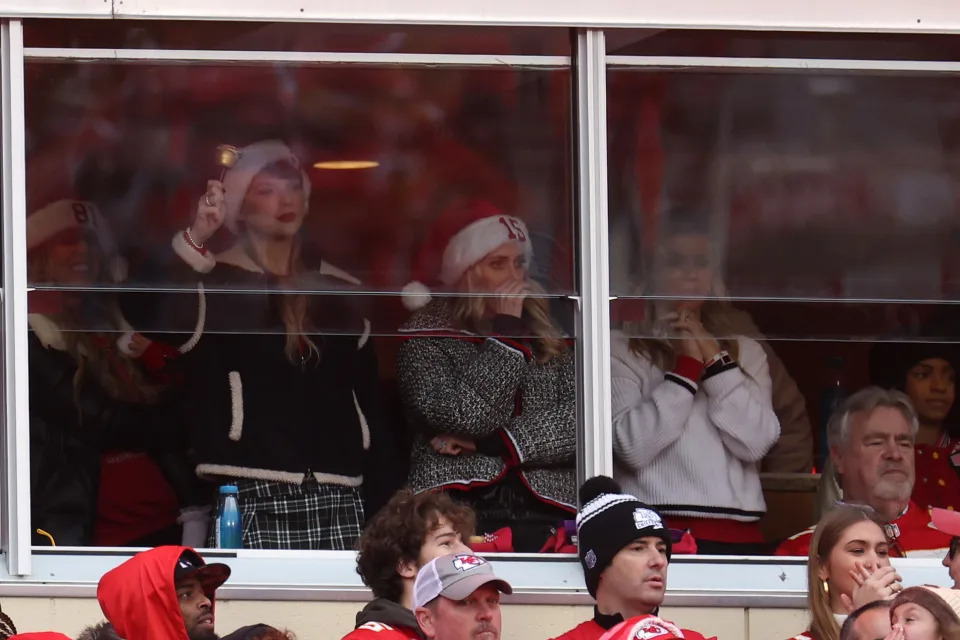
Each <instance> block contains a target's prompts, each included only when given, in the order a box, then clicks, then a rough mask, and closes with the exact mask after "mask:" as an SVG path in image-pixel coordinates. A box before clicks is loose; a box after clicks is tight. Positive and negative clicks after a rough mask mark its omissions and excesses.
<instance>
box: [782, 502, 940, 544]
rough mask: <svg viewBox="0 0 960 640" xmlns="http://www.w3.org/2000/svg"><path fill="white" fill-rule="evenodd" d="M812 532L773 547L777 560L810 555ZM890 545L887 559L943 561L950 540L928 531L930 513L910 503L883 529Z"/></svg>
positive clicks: (788, 539) (931, 529)
mask: <svg viewBox="0 0 960 640" xmlns="http://www.w3.org/2000/svg"><path fill="white" fill-rule="evenodd" d="M813 529H814V527H810V528H809V529H807V530H806V531H801V532H800V533H798V534H796V535H793V536H790V537H789V538H787V539H786V540H784V541H783V542H782V543H781V544H780V546H779V547H777V555H778V556H803V557H806V556H807V555H808V554H809V553H810V541H811V540H812V539H813ZM886 529H887V537H888V538H889V539H890V541H891V543H892V547H893V548H892V549H891V550H890V551H891V555H894V556H902V557H910V558H943V557H944V556H945V555H946V553H947V549H948V548H949V547H950V536H949V535H947V534H945V533H943V532H941V531H937V530H936V529H933V528H931V527H930V512H929V511H928V510H927V509H921V508H920V507H918V506H917V505H916V503H914V502H913V501H911V502H910V503H909V504H908V505H907V510H906V512H905V513H904V514H903V515H902V516H900V517H899V518H897V519H896V520H894V521H893V522H891V523H890V524H889V525H887V527H886Z"/></svg>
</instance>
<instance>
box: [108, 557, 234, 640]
mask: <svg viewBox="0 0 960 640" xmlns="http://www.w3.org/2000/svg"><path fill="white" fill-rule="evenodd" d="M229 577H230V567H228V566H227V565H225V564H207V563H205V562H204V561H203V558H201V557H200V555H199V554H198V553H197V552H196V551H194V550H193V549H190V548H188V547H172V546H171V547H157V548H155V549H150V550H149V551H144V552H143V553H138V554H137V555H135V556H133V557H132V558H130V559H129V560H127V561H126V562H124V563H123V564H121V565H120V566H119V567H117V568H116V569H113V570H112V571H110V572H108V573H106V574H105V575H104V576H103V578H101V579H100V584H99V586H98V587H97V600H99V601H100V608H101V609H102V610H103V615H104V616H106V618H107V620H108V621H109V622H110V624H112V625H113V628H114V629H115V630H116V634H117V635H118V636H120V637H121V638H124V639H125V640H216V638H217V634H216V633H215V632H214V617H213V614H214V594H215V592H216V590H217V589H218V588H219V587H220V585H222V584H223V583H224V582H226V581H227V578H229Z"/></svg>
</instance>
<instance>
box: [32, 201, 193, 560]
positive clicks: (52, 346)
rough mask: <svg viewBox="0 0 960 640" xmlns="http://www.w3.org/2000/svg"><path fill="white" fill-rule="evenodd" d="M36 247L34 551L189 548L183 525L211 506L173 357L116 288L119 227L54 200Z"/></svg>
mask: <svg viewBox="0 0 960 640" xmlns="http://www.w3.org/2000/svg"><path fill="white" fill-rule="evenodd" d="M27 248H28V252H27V268H28V278H29V281H30V284H31V286H34V287H36V290H35V291H34V292H33V293H32V294H31V299H30V303H31V304H30V307H31V308H30V314H29V317H28V321H29V326H30V334H29V337H28V342H27V344H28V353H29V362H30V443H31V447H30V453H31V466H30V475H31V497H32V522H31V529H32V530H34V531H35V532H36V530H38V529H39V530H42V531H43V532H45V534H39V533H35V535H34V544H40V545H46V544H50V543H51V542H52V543H55V544H58V545H61V546H79V545H94V544H96V545H105V546H126V545H129V546H154V545H162V544H179V543H180V542H181V540H183V539H184V538H183V537H182V533H181V528H180V525H179V524H178V519H180V521H181V522H184V523H186V519H185V516H187V514H188V513H189V516H190V520H191V521H194V522H196V521H203V520H204V515H205V513H204V509H203V507H202V505H203V504H204V503H205V502H206V500H205V499H204V497H203V495H202V491H201V490H200V489H199V488H198V487H197V486H196V485H195V478H194V476H193V474H192V472H191V469H190V467H189V465H188V463H187V458H186V449H187V447H186V444H185V442H184V440H185V437H184V435H185V434H184V432H183V429H182V416H181V413H180V411H179V409H178V406H177V405H176V403H174V402H173V401H172V400H171V399H170V398H169V397H168V393H167V392H168V388H167V384H166V383H165V381H164V377H163V372H162V371H161V370H159V369H158V368H155V367H152V366H151V365H150V363H157V362H162V361H163V356H164V354H165V353H166V352H167V351H169V350H167V349H164V348H163V346H162V345H160V344H159V343H155V342H152V341H150V340H148V339H146V338H145V337H144V336H142V335H140V334H138V333H136V332H134V331H133V330H132V328H131V327H130V325H129V324H128V323H127V322H126V320H125V319H124V317H123V315H122V313H121V311H120V307H119V304H118V302H117V299H116V296H115V295H114V294H113V293H112V292H110V290H109V288H110V287H112V286H114V285H115V284H116V283H117V281H119V280H120V279H122V278H121V276H122V275H123V274H122V273H120V272H121V271H122V269H120V268H119V267H120V266H121V265H122V264H123V262H122V259H121V258H120V257H119V255H118V253H117V247H116V244H115V242H114V240H113V237H112V234H111V232H110V227H109V225H108V223H107V220H106V219H105V218H103V216H102V215H101V214H100V212H99V210H98V208H97V207H96V206H95V205H94V204H92V203H90V202H80V201H74V200H60V201H57V202H53V203H51V204H48V205H47V206H45V207H43V208H41V209H39V210H37V211H35V212H33V213H32V214H31V215H30V216H29V217H28V218H27ZM131 487H137V488H136V490H133V491H132V490H131ZM188 528H191V527H188ZM189 539H190V540H193V541H194V542H197V541H198V540H202V539H203V536H202V534H201V535H200V536H199V538H197V537H196V536H194V537H190V538H189Z"/></svg>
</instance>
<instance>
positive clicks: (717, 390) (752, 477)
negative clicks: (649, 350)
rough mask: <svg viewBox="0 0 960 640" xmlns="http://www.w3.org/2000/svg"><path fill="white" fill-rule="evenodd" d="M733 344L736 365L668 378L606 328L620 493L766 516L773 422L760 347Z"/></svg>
mask: <svg viewBox="0 0 960 640" xmlns="http://www.w3.org/2000/svg"><path fill="white" fill-rule="evenodd" d="M737 340H738V342H739V345H740V354H739V358H738V360H739V364H740V367H735V368H732V369H729V370H726V371H722V372H721V373H717V374H715V375H713V376H710V377H708V378H707V379H706V380H703V381H702V382H699V383H698V381H695V380H688V379H686V378H683V377H681V376H677V375H676V374H675V373H670V374H669V375H666V374H665V372H664V371H662V370H661V369H660V368H658V367H656V366H654V365H653V364H652V363H651V362H650V360H649V359H647V358H646V357H644V356H640V355H637V354H635V353H633V352H631V351H630V349H629V347H628V338H627V336H625V335H624V334H622V333H620V332H618V331H614V332H613V334H612V336H611V353H612V366H611V373H612V383H613V455H614V476H615V478H616V480H617V481H618V482H619V483H620V484H621V486H622V487H623V488H624V491H625V492H627V493H632V494H634V495H636V496H637V497H638V498H640V499H641V500H643V501H644V502H647V503H649V504H651V505H654V506H655V507H657V508H658V509H659V510H660V511H662V512H663V513H665V514H670V515H676V516H692V517H702V518H726V519H733V520H740V521H744V522H749V521H753V520H757V519H759V518H760V517H761V516H762V515H763V513H764V511H765V510H766V505H765V503H764V501H763V492H762V491H761V489H760V477H759V475H758V472H757V464H758V463H759V462H760V460H761V459H762V458H763V456H764V455H765V454H766V453H767V451H768V450H769V449H770V448H771V447H772V446H773V445H774V443H775V442H776V441H777V438H778V437H779V435H780V423H779V422H778V421H777V416H776V415H775V414H774V412H773V403H772V401H771V383H770V374H769V371H768V369H767V358H766V356H765V355H764V353H763V349H762V348H761V347H760V345H759V344H757V343H756V342H755V341H753V340H751V339H749V338H746V337H742V336H741V337H738V338H737ZM744 371H746V374H747V375H744Z"/></svg>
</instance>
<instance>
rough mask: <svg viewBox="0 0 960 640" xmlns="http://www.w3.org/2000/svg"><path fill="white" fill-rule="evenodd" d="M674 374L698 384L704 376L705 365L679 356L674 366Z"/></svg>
mask: <svg viewBox="0 0 960 640" xmlns="http://www.w3.org/2000/svg"><path fill="white" fill-rule="evenodd" d="M673 372H674V373H675V374H677V375H678V376H683V377H684V378H686V379H687V380H692V381H693V382H697V381H698V380H700V376H701V375H702V374H703V363H702V362H700V361H699V360H697V359H696V358H691V357H690V356H682V355H681V356H677V363H676V364H675V365H674V366H673Z"/></svg>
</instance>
